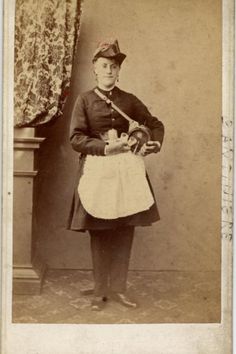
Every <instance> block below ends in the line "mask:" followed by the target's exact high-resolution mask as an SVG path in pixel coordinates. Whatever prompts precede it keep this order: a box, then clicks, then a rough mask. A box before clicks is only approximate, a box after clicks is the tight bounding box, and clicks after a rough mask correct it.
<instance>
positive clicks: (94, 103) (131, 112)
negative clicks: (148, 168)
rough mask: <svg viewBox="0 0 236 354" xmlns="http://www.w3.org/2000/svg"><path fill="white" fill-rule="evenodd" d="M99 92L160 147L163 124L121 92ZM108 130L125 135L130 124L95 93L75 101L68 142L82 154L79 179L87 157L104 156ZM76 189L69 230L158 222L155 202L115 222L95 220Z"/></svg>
mask: <svg viewBox="0 0 236 354" xmlns="http://www.w3.org/2000/svg"><path fill="white" fill-rule="evenodd" d="M99 90H100V91H101V92H102V93H103V94H105V95H107V96H108V98H109V99H110V100H112V101H113V102H114V103H115V104H116V105H117V106H118V107H119V108H120V109H121V110H122V111H123V112H125V113H126V114H127V115H128V116H129V117H130V118H132V119H133V120H135V121H137V122H139V123H140V124H145V125H146V126H147V127H148V128H149V129H150V130H151V133H152V140H157V141H159V142H160V143H161V144H162V142H163V136H164V126H163V124H162V122H161V121H160V120H158V119H157V118H155V117H153V116H152V115H151V114H150V112H149V111H148V109H147V108H146V106H145V105H144V104H143V103H142V102H141V101H140V100H139V99H138V98H137V97H136V96H134V95H133V94H131V93H127V92H125V91H122V90H120V89H119V88H118V87H114V89H113V90H111V91H109V92H106V91H103V90H101V89H99ZM111 128H114V129H116V130H117V131H118V136H120V134H121V133H122V132H125V133H127V132H128V129H129V122H128V121H127V120H126V119H125V118H123V117H122V116H121V115H120V114H119V113H117V112H116V111H114V110H113V109H112V108H111V106H110V105H108V104H107V103H106V102H105V101H104V100H103V99H101V98H100V97H99V96H98V95H97V94H96V93H95V92H94V90H90V91H88V92H86V93H84V94H82V95H79V96H78V98H77V100H76V102H75V106H74V109H73V113H72V119H71V126H70V142H71V144H72V147H73V149H74V150H75V151H77V152H79V153H80V154H81V157H80V164H79V165H80V166H79V176H78V177H79V178H80V176H81V174H82V172H83V163H84V158H85V156H86V155H99V156H103V155H105V153H104V150H105V145H106V143H105V142H104V141H103V140H102V138H101V134H104V133H106V132H107V131H108V130H109V129H111ZM147 178H148V177H147ZM149 183H150V182H149ZM77 186H78V182H76V188H75V193H74V197H73V201H72V207H71V212H70V216H69V225H68V228H69V229H71V230H77V231H82V230H89V229H104V228H105V229H107V228H114V227H117V226H121V225H134V226H138V225H140V226H141V225H142V226H145V225H150V224H151V223H152V222H154V221H157V220H158V219H159V213H158V210H157V206H156V203H155V204H154V205H153V206H152V207H151V208H150V209H149V210H146V211H143V212H139V213H137V214H134V215H131V216H128V217H123V218H119V219H114V220H102V219H97V218H94V217H92V216H91V215H89V214H88V213H87V212H86V211H85V210H84V208H83V206H82V204H81V202H80V200H79V196H78V192H77ZM150 187H151V186H150Z"/></svg>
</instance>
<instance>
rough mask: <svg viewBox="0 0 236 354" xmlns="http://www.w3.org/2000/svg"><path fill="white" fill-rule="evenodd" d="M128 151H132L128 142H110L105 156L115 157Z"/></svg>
mask: <svg viewBox="0 0 236 354" xmlns="http://www.w3.org/2000/svg"><path fill="white" fill-rule="evenodd" d="M127 151H130V146H128V144H127V141H122V140H115V141H110V142H109V143H108V144H107V145H106V147H105V155H115V154H120V153H122V152H127Z"/></svg>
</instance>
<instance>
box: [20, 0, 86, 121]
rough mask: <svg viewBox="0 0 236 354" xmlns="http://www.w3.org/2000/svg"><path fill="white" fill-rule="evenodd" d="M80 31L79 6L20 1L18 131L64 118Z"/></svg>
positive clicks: (67, 0)
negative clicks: (64, 108) (60, 117)
mask: <svg viewBox="0 0 236 354" xmlns="http://www.w3.org/2000/svg"><path fill="white" fill-rule="evenodd" d="M79 25H80V1H78V0H16V14H15V69H14V80H15V86H14V124H15V127H27V126H28V127H35V126H38V125H42V124H46V123H48V122H51V121H53V120H54V119H56V118H58V117H59V116H61V115H62V110H63V106H64V104H65V100H66V97H67V95H68V89H69V84H70V75H71V68H72V60H73V55H74V52H75V46H76V41H77V37H78V32H79Z"/></svg>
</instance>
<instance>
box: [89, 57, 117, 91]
mask: <svg viewBox="0 0 236 354" xmlns="http://www.w3.org/2000/svg"><path fill="white" fill-rule="evenodd" d="M119 71H120V66H119V64H118V63H117V62H116V61H115V60H114V59H109V58H102V57H101V58H98V59H97V60H96V61H95V63H94V72H95V74H96V76H97V82H98V86H100V87H101V88H105V89H109V88H112V87H113V86H114V85H115V83H116V80H117V79H118V76H119Z"/></svg>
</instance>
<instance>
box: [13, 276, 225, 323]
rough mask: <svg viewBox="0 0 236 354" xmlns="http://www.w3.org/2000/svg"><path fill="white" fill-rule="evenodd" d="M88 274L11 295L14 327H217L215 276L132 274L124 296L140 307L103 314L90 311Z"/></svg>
mask: <svg viewBox="0 0 236 354" xmlns="http://www.w3.org/2000/svg"><path fill="white" fill-rule="evenodd" d="M92 285H93V278H92V273H91V272H90V271H80V270H49V271H48V272H47V275H46V278H45V281H44V284H43V289H42V293H41V295H14V297H13V322H14V323H64V324H75V323H84V324H85V323H86V324H91V323H102V324H106V323H107V324H113V323H115V324H119V323H126V324H129V323H131V324H132V323H134V324H135V323H144V324H145V323H216V322H220V311H221V310H220V274H219V273H217V272H176V271H158V272H154V271H130V272H129V277H128V293H129V294H130V296H132V297H133V298H135V299H136V300H137V301H138V303H139V307H138V308H137V309H128V308H125V307H123V306H122V305H120V304H118V303H115V302H112V301H108V302H107V305H106V307H105V309H104V310H103V311H102V312H94V311H91V309H90V301H91V296H82V295H81V294H80V289H83V288H86V287H91V286H92Z"/></svg>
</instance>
